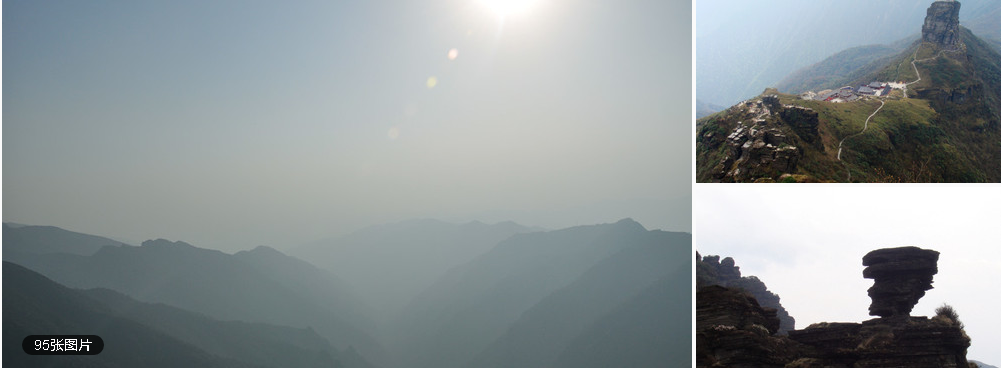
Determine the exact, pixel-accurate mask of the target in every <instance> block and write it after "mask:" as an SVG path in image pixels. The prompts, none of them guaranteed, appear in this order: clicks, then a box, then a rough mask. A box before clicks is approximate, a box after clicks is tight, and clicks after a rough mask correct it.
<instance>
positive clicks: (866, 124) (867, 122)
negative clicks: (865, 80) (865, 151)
mask: <svg viewBox="0 0 1001 368" xmlns="http://www.w3.org/2000/svg"><path fill="white" fill-rule="evenodd" d="M884 105H886V102H884V101H883V100H879V107H877V108H876V111H873V112H872V114H871V115H869V117H868V118H867V119H865V126H863V127H862V131H861V132H858V133H855V134H852V135H849V136H847V137H844V138H842V139H841V142H838V161H841V145H842V144H844V143H845V140H846V139H848V138H851V137H855V136H859V135H862V133H865V130H866V129H869V120H871V119H872V117H873V116H876V113H877V112H879V110H882V109H883V106H884ZM850 175H851V174H850V173H849V176H850Z"/></svg>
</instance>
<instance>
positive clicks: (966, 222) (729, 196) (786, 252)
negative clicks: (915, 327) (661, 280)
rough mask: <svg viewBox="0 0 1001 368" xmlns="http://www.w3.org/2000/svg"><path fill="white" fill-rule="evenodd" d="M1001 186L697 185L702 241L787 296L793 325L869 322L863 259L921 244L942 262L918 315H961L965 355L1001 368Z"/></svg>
mask: <svg viewBox="0 0 1001 368" xmlns="http://www.w3.org/2000/svg"><path fill="white" fill-rule="evenodd" d="M999 189H1001V187H998V186H951V187H949V186H929V185H896V186H888V185H875V186H874V185H865V186H859V185H851V186H848V185H844V186H816V185H810V186H797V187H790V186H753V187H749V186H746V185H741V186H720V185H703V186H698V187H697V188H696V192H695V200H696V203H697V204H698V205H697V206H696V208H695V237H696V239H695V242H696V249H697V250H698V251H699V252H700V253H701V254H702V255H710V254H716V255H720V256H722V257H733V258H734V260H736V262H737V266H739V267H740V271H741V273H742V274H743V275H744V276H748V275H754V276H758V277H759V278H760V279H761V280H762V281H763V282H764V283H765V284H766V285H767V286H768V288H769V289H770V290H771V291H773V292H775V293H776V294H778V295H779V297H781V302H782V305H783V306H784V307H785V308H786V309H787V310H788V311H789V313H790V314H791V315H792V316H793V317H794V318H796V328H804V327H806V326H808V325H810V324H812V323H816V322H823V321H826V322H860V321H864V320H867V319H870V318H874V317H871V316H869V315H868V308H869V304H870V302H871V300H870V299H869V296H868V294H867V293H866V290H868V289H869V287H870V286H872V283H873V281H872V280H871V279H863V278H862V269H863V266H862V256H864V255H865V254H866V253H868V252H869V251H872V250H876V249H880V248H890V247H900V246H917V247H921V248H925V249H934V250H936V251H938V252H940V253H941V254H940V255H939V262H938V269H939V271H938V274H937V275H935V280H934V284H933V286H934V287H935V288H934V289H932V290H929V291H928V292H927V294H925V296H924V298H922V299H921V300H920V302H919V303H918V305H917V306H916V307H915V308H914V311H913V312H912V313H911V314H912V315H916V316H933V315H934V314H935V312H934V310H935V308H936V307H938V306H940V305H942V303H948V304H950V305H952V306H953V307H955V308H956V311H957V312H958V313H959V317H960V319H961V320H962V321H963V322H964V323H965V324H966V332H967V333H968V334H969V336H970V338H971V339H972V344H973V345H972V346H971V347H970V349H969V354H968V355H967V356H968V357H969V358H970V359H976V360H980V361H983V362H985V363H989V364H994V365H997V364H998V362H1001V351H998V349H995V347H996V346H998V345H999V344H1001V319H999V318H998V316H997V306H998V304H999V302H1001V299H999V297H998V294H997V292H995V291H996V289H997V280H1001V247H998V244H999V241H998V238H999V237H998V224H999V223H1001V190H999Z"/></svg>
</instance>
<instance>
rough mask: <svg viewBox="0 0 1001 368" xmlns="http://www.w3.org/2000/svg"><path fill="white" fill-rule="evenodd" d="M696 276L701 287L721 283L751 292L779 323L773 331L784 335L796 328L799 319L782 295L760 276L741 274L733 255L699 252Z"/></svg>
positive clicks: (698, 285)
mask: <svg viewBox="0 0 1001 368" xmlns="http://www.w3.org/2000/svg"><path fill="white" fill-rule="evenodd" d="M695 279H696V286H697V287H699V288H702V287H705V286H710V285H720V286H725V287H727V288H731V289H738V290H742V291H744V292H746V293H749V294H750V296H751V297H753V298H754V299H755V301H756V303H759V304H760V305H761V307H762V308H764V309H765V310H766V312H765V313H766V314H769V315H772V316H774V317H775V318H777V321H778V322H777V323H778V324H777V325H776V329H775V331H774V332H776V333H778V334H783V335H784V334H785V333H786V332H788V331H790V330H792V329H794V328H796V320H795V319H794V318H792V316H790V315H789V312H788V311H786V309H785V308H784V307H783V306H782V303H781V302H780V298H779V296H778V295H775V293H772V292H771V291H768V287H767V286H765V283H763V282H761V280H759V279H758V278H757V277H754V276H744V277H741V275H740V267H737V265H736V262H735V261H734V260H733V258H730V257H726V258H723V259H722V260H720V257H719V256H705V257H701V255H699V254H698V253H696V267H695Z"/></svg>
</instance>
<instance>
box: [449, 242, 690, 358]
mask: <svg viewBox="0 0 1001 368" xmlns="http://www.w3.org/2000/svg"><path fill="white" fill-rule="evenodd" d="M650 235H652V236H653V235H667V233H664V234H658V232H651V234H650ZM662 239H663V240H668V238H667V237H662ZM670 240H673V241H671V242H668V241H663V242H653V241H651V242H638V244H636V245H635V246H632V247H628V248H625V249H623V250H621V251H619V252H617V253H615V254H613V255H611V256H609V257H608V258H605V259H604V260H601V261H600V262H598V263H597V264H595V265H594V266H592V267H590V268H589V269H588V270H587V271H586V272H584V274H583V275H581V276H580V277H579V278H577V279H576V280H574V282H573V283H571V284H569V285H567V286H566V287H563V288H561V289H559V290H557V291H555V292H553V293H552V294H550V295H549V296H547V297H546V298H544V299H543V300H542V301H540V302H539V303H538V304H536V305H534V306H532V307H531V308H529V309H528V310H526V311H525V312H524V313H522V315H521V317H520V318H519V319H518V320H517V321H515V322H514V323H513V324H512V325H511V327H510V328H509V329H508V331H507V332H506V333H505V334H504V335H503V336H502V337H501V338H499V339H498V340H497V341H495V342H494V343H493V344H491V345H490V347H488V348H487V349H486V350H485V351H484V352H483V353H481V354H480V355H479V356H478V357H477V358H476V359H475V360H474V361H473V362H472V363H470V364H467V365H466V366H467V367H469V368H473V367H479V368H487V367H498V368H500V367H523V368H530V367H552V366H553V365H554V364H555V362H556V361H557V359H558V358H559V357H560V355H561V353H562V352H563V351H564V350H566V348H567V347H568V346H570V345H571V344H572V343H573V342H574V340H575V338H577V337H578V336H580V335H582V334H584V333H585V332H586V331H587V330H588V329H589V327H591V326H592V325H594V323H595V322H596V321H597V320H598V319H599V318H602V317H604V316H606V315H608V314H610V313H612V312H613V311H614V310H616V308H619V307H621V306H622V305H624V304H626V303H628V302H630V301H632V300H634V299H635V298H637V297H639V295H640V294H642V293H644V292H651V291H650V290H648V289H649V288H650V287H651V286H652V285H654V284H655V283H657V282H658V281H659V280H669V281H670V282H673V284H676V285H677V286H672V285H673V284H672V285H664V286H663V288H662V289H659V290H658V291H666V290H675V291H676V292H674V293H673V297H674V298H676V299H679V300H685V299H687V300H688V303H687V304H684V303H673V304H676V305H678V306H681V307H678V308H673V309H672V308H669V306H670V305H672V303H664V304H662V305H661V308H662V309H661V310H659V311H656V312H653V311H649V312H650V313H651V314H633V315H630V316H628V318H630V319H633V320H638V321H640V323H639V324H641V325H642V324H643V323H650V322H651V319H654V320H656V318H657V316H656V315H659V314H667V315H669V316H670V317H671V318H674V319H685V318H683V317H685V316H689V315H690V310H691V274H692V268H691V264H690V263H689V262H687V258H688V256H689V255H690V253H691V237H685V236H679V237H676V238H674V239H670ZM653 294H655V295H659V294H663V293H656V292H653ZM623 317H625V316H623ZM612 318H613V319H614V318H618V317H612ZM609 323H627V321H616V322H609ZM679 325H680V324H679ZM690 326H691V322H690V318H689V323H688V324H686V325H684V328H676V329H673V330H666V331H663V334H664V335H668V336H673V342H670V343H667V344H664V345H661V346H656V347H652V349H653V350H659V351H663V352H664V354H662V356H661V357H660V359H653V356H646V357H645V358H649V359H653V360H646V361H643V360H642V359H638V357H630V355H631V354H632V353H630V352H629V351H628V350H623V351H614V350H613V351H606V353H607V354H608V355H606V356H605V357H604V360H605V361H606V362H608V363H609V364H608V365H605V366H628V367H664V366H668V365H671V364H677V363H679V362H684V361H686V360H687V361H688V362H689V364H688V365H687V366H691V364H690V363H691V362H690V359H687V358H688V357H689V356H690V355H691V344H689V343H688V342H687V340H686V338H687V337H688V336H689V335H690ZM615 332H616V333H617V335H616V337H615V338H628V337H629V335H631V334H632V333H633V331H629V330H619V331H615ZM601 333H602V334H606V335H607V334H610V333H613V332H612V330H605V331H601ZM651 342H652V341H651ZM644 345H647V344H643V343H641V344H640V345H638V346H635V347H633V349H637V350H640V349H642V348H641V347H640V346H644ZM568 359H570V358H568ZM574 359H576V358H574ZM574 359H570V360H574ZM626 361H631V362H633V363H635V364H624V363H625V362H626ZM677 366H682V365H677Z"/></svg>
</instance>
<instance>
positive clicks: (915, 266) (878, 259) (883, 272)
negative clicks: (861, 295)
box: [862, 247, 938, 318]
mask: <svg viewBox="0 0 1001 368" xmlns="http://www.w3.org/2000/svg"><path fill="white" fill-rule="evenodd" d="M937 264H938V252H936V251H934V250H928V249H921V248H918V247H901V248H887V249H879V250H874V251H872V252H869V254H866V255H865V257H862V265H863V266H866V268H865V270H863V271H862V276H863V277H865V278H867V279H873V280H875V282H874V283H873V285H872V287H871V288H869V297H870V298H872V304H871V305H870V306H869V315H871V316H880V317H887V318H889V317H895V316H908V315H910V313H911V310H913V309H914V306H915V305H916V304H918V300H919V299H921V297H923V296H925V291H928V290H931V289H932V286H931V284H932V277H933V276H934V275H935V274H936V273H938V266H937Z"/></svg>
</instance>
